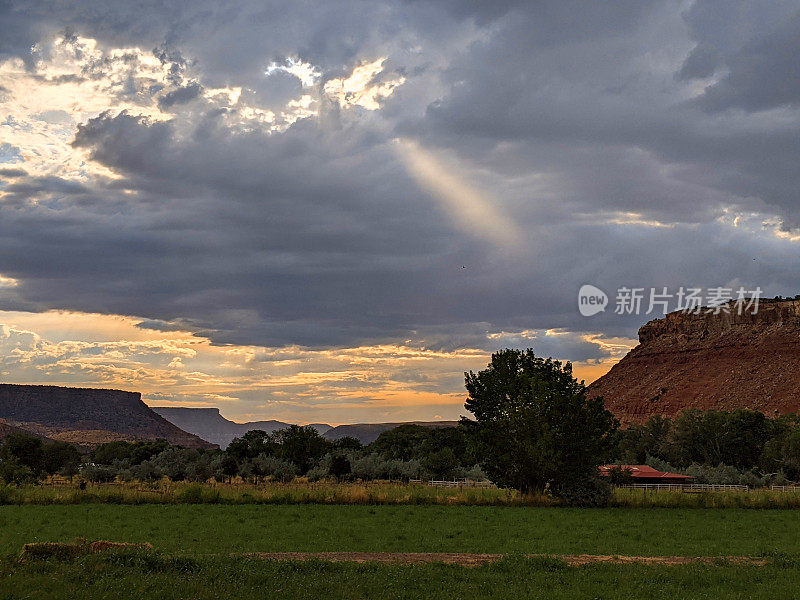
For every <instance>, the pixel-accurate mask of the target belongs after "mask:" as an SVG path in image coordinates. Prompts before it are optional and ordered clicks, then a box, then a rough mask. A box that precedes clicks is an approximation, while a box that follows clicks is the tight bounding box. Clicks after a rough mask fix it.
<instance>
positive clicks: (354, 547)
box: [0, 504, 800, 557]
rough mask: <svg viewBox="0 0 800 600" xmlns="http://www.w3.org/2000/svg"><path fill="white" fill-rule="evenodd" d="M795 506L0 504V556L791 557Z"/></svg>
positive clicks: (796, 540) (797, 543) (799, 523)
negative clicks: (69, 547) (138, 545)
mask: <svg viewBox="0 0 800 600" xmlns="http://www.w3.org/2000/svg"><path fill="white" fill-rule="evenodd" d="M798 531H800V511H791V510H770V511H766V510H765V511H754V510H746V509H726V510H719V509H661V508H657V509H620V508H608V509H574V508H530V507H491V506H414V505H403V506H360V505H357V506H344V505H322V504H298V505H237V506H230V505H203V504H198V505H191V504H178V505H171V504H161V505H159V504H146V505H139V506H133V505H112V504H83V505H67V506H57V505H53V506H35V505H21V506H20V505H14V506H3V507H0V554H9V553H18V552H19V550H20V548H21V547H22V545H23V544H24V543H26V542H47V541H71V540H73V539H75V538H77V537H84V538H88V539H91V540H96V539H107V540H113V541H121V542H149V543H150V544H152V545H153V546H154V547H155V548H156V549H158V550H161V551H164V552H167V553H171V554H181V555H192V556H200V555H208V554H227V553H235V552H289V551H296V552H335V551H359V552H474V553H479V552H487V553H500V554H618V555H654V556H656V555H676V556H726V555H749V556H764V555H766V556H776V555H781V556H792V557H795V556H796V557H800V535H798V533H797V532H798Z"/></svg>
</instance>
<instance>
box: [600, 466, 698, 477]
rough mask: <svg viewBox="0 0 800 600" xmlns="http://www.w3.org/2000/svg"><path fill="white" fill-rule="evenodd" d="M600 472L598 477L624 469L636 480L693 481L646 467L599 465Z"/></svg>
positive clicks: (679, 475) (677, 474)
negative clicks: (611, 471) (614, 470)
mask: <svg viewBox="0 0 800 600" xmlns="http://www.w3.org/2000/svg"><path fill="white" fill-rule="evenodd" d="M598 469H599V470H600V475H602V476H603V477H608V472H609V471H610V470H611V469H625V470H626V471H630V473H631V476H632V477H633V478H634V479H636V478H637V477H640V478H647V479H658V478H663V479H694V477H692V476H691V475H681V474H680V473H669V472H667V471H657V470H655V469H654V468H653V467H650V466H648V465H600V466H599V467H598Z"/></svg>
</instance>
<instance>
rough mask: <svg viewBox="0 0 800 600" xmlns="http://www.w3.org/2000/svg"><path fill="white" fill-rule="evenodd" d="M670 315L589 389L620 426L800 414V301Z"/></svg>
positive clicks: (645, 330) (646, 330)
mask: <svg viewBox="0 0 800 600" xmlns="http://www.w3.org/2000/svg"><path fill="white" fill-rule="evenodd" d="M727 309H728V310H724V309H723V310H720V311H719V312H718V313H717V314H715V313H714V311H713V310H711V311H709V310H707V309H703V310H702V311H700V313H698V314H695V313H684V312H674V313H670V314H668V315H666V316H665V317H664V318H662V319H656V320H654V321H650V322H649V323H647V324H645V325H644V326H642V328H641V329H639V345H638V346H636V347H635V348H634V349H633V350H631V351H630V352H629V353H628V354H627V355H626V356H625V358H623V359H622V360H621V361H620V362H619V363H618V364H616V365H615V366H614V367H613V368H612V369H611V370H610V371H609V372H608V373H606V374H605V375H604V376H603V377H601V378H600V379H598V380H597V381H595V382H594V383H592V384H591V385H590V386H589V394H590V396H592V397H594V396H603V397H604V399H605V402H606V407H607V408H608V409H609V410H610V411H611V412H613V413H614V414H615V415H616V416H617V417H618V418H619V419H620V421H621V422H622V423H643V422H645V421H647V419H649V418H650V417H651V416H653V415H662V416H666V417H674V416H675V415H677V414H678V413H680V412H681V411H683V410H684V409H687V408H698V409H701V410H710V409H718V410H735V409H738V408H749V409H752V410H760V411H762V412H764V413H766V414H767V415H769V416H777V415H778V414H784V413H788V412H798V411H800V301H798V300H782V301H766V300H762V301H761V302H760V303H759V305H758V310H757V311H755V310H754V309H753V308H750V309H748V310H745V311H742V313H741V314H740V313H739V312H738V310H737V307H736V306H735V305H733V304H730V305H728V306H727Z"/></svg>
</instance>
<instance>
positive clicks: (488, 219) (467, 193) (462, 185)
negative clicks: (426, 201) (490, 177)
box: [396, 138, 521, 248]
mask: <svg viewBox="0 0 800 600" xmlns="http://www.w3.org/2000/svg"><path fill="white" fill-rule="evenodd" d="M396 142H397V155H398V156H399V157H400V159H401V160H402V162H403V164H404V165H405V167H406V170H407V171H408V173H409V175H411V177H412V178H413V179H414V180H415V181H416V182H417V184H418V185H419V186H420V187H421V188H422V189H424V190H425V191H426V192H428V193H429V194H430V195H431V196H433V198H434V199H436V200H437V201H438V202H439V203H440V205H441V206H442V208H443V209H444V210H445V212H447V214H448V215H449V216H450V218H451V219H452V220H453V221H454V222H455V224H456V225H457V226H458V227H459V228H460V229H462V230H464V231H466V232H468V233H470V234H472V235H474V236H477V237H479V238H482V239H485V240H487V241H489V242H491V243H493V244H495V245H496V246H499V247H502V248H508V247H513V246H516V245H517V244H518V243H519V241H520V239H521V235H520V232H519V229H518V228H517V226H516V224H515V223H513V222H512V221H511V220H510V219H509V218H508V217H507V216H506V215H505V214H503V212H502V210H501V208H500V207H499V206H498V204H497V202H496V201H495V200H494V199H493V198H491V197H487V196H486V195H485V194H484V193H482V191H480V190H478V189H476V188H475V187H473V186H472V185H470V184H469V183H468V182H467V181H465V180H464V179H463V178H462V177H460V176H459V174H458V173H457V172H455V168H454V167H453V166H451V165H448V164H446V163H445V161H443V160H442V159H441V158H439V157H438V156H436V155H435V154H434V153H433V152H431V151H429V150H426V149H424V148H422V147H421V146H420V145H419V144H418V143H417V142H415V141H413V140H409V139H405V138H400V139H397V140H396Z"/></svg>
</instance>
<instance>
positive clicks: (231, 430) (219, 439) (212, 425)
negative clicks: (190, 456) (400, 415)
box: [153, 406, 458, 448]
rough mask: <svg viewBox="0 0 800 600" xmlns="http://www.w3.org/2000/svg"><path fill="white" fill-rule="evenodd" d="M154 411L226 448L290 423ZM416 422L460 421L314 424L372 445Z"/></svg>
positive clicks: (187, 410)
mask: <svg viewBox="0 0 800 600" xmlns="http://www.w3.org/2000/svg"><path fill="white" fill-rule="evenodd" d="M153 411H155V412H156V413H158V414H159V415H161V416H162V417H164V418H165V419H167V420H168V421H170V422H172V423H174V424H175V425H177V426H178V427H180V428H181V429H183V430H185V431H190V432H192V433H194V434H195V435H198V436H200V437H201V438H203V439H204V440H207V441H209V442H213V443H215V444H219V446H220V448H225V447H227V446H228V444H230V443H231V441H233V439H234V438H237V437H241V436H243V435H244V434H245V433H247V432H248V431H252V430H255V429H260V430H261V431H266V432H267V433H272V432H274V431H278V430H280V429H286V428H287V427H289V426H290V425H291V423H284V422H283V421H275V420H269V421H251V422H249V423H236V422H235V421H230V420H228V419H226V418H225V417H223V416H222V414H221V413H220V410H219V408H192V407H175V406H154V407H153ZM408 423H413V424H415V425H423V426H425V427H455V426H456V425H457V424H458V421H409V422H405V423H356V424H352V425H337V426H336V427H333V426H331V425H327V424H324V423H312V424H311V425H309V427H314V428H315V429H316V430H317V431H319V432H320V434H322V437H324V438H326V439H329V440H338V439H339V438H343V437H354V438H356V439H357V440H359V441H360V442H361V443H362V444H369V443H371V442H374V441H375V440H376V439H378V436H379V435H380V434H381V433H383V432H384V431H389V430H390V429H394V428H395V427H399V426H400V425H406V424H408Z"/></svg>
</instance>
